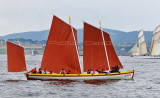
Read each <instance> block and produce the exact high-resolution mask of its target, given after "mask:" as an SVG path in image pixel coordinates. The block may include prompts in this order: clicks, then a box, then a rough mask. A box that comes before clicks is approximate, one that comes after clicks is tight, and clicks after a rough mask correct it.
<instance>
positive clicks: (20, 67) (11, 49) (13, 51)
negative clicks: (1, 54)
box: [7, 41, 26, 72]
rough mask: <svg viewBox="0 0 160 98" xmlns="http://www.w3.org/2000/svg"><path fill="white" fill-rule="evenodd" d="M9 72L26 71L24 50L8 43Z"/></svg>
mask: <svg viewBox="0 0 160 98" xmlns="http://www.w3.org/2000/svg"><path fill="white" fill-rule="evenodd" d="M7 60H8V72H22V71H26V62H25V55H24V48H23V47H21V46H19V45H16V44H14V43H11V42H9V41H7Z"/></svg>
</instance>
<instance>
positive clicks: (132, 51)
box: [128, 43, 139, 56]
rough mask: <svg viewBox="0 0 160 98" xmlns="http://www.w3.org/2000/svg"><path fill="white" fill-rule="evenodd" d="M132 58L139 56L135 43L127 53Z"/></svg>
mask: <svg viewBox="0 0 160 98" xmlns="http://www.w3.org/2000/svg"><path fill="white" fill-rule="evenodd" d="M128 53H131V54H132V55H133V56H136V55H139V48H138V47H137V43H136V44H135V45H134V46H133V48H132V49H131V50H130V51H129V52H128Z"/></svg>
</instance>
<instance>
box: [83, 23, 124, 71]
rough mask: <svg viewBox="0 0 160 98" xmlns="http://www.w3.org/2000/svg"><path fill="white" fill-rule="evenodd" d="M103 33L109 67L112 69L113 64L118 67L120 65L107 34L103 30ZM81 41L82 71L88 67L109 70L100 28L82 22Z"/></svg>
mask: <svg viewBox="0 0 160 98" xmlns="http://www.w3.org/2000/svg"><path fill="white" fill-rule="evenodd" d="M103 34H104V39H105V43H106V50H107V54H108V60H109V65H110V68H111V69H112V67H114V66H115V65H119V66H120V68H122V65H121V63H120V61H119V59H118V57H117V55H116V52H115V50H114V47H113V45H112V42H111V39H110V36H109V34H108V33H107V32H104V31H103ZM83 42H84V43H83V66H84V71H85V72H86V71H88V70H89V69H92V70H100V69H104V70H109V68H108V61H107V57H106V53H105V47H104V42H103V38H102V32H101V30H100V29H98V28H96V27H93V26H91V25H89V24H87V23H84V41H83Z"/></svg>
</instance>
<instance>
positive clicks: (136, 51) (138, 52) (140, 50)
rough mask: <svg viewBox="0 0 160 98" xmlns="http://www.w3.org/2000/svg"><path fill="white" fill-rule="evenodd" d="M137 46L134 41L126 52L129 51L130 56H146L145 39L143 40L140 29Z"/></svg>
mask: <svg viewBox="0 0 160 98" xmlns="http://www.w3.org/2000/svg"><path fill="white" fill-rule="evenodd" d="M138 46H139V47H138ZM138 46H137V43H136V44H135V45H134V47H133V48H132V49H131V50H130V51H129V52H128V53H131V55H132V56H138V57H139V56H141V58H143V56H146V55H147V53H148V52H147V46H146V41H145V37H144V33H143V30H142V29H141V30H140V32H139V33H138Z"/></svg>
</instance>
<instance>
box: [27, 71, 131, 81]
mask: <svg viewBox="0 0 160 98" xmlns="http://www.w3.org/2000/svg"><path fill="white" fill-rule="evenodd" d="M26 76H27V79H28V80H116V79H133V76H134V70H133V71H128V72H120V73H108V74H105V73H102V74H65V75H63V74H26Z"/></svg>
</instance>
